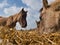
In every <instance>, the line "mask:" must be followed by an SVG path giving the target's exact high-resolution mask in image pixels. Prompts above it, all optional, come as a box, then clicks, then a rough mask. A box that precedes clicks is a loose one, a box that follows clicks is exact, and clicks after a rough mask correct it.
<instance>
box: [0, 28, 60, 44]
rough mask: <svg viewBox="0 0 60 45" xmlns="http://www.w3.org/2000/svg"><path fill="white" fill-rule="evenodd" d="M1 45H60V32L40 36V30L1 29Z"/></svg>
mask: <svg viewBox="0 0 60 45" xmlns="http://www.w3.org/2000/svg"><path fill="white" fill-rule="evenodd" d="M0 45H60V32H56V33H51V34H42V35H40V34H39V33H38V30H33V29H32V30H16V29H12V28H8V27H0Z"/></svg>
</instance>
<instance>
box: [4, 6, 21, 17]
mask: <svg viewBox="0 0 60 45" xmlns="http://www.w3.org/2000/svg"><path fill="white" fill-rule="evenodd" d="M21 8H22V7H16V6H15V5H14V6H11V7H9V8H4V13H5V15H8V16H9V15H13V14H16V13H18V12H19V11H20V10H21Z"/></svg>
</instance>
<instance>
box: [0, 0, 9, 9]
mask: <svg viewBox="0 0 60 45" xmlns="http://www.w3.org/2000/svg"><path fill="white" fill-rule="evenodd" d="M7 5H8V3H7V0H4V1H2V2H1V3H0V8H4V7H5V6H7Z"/></svg>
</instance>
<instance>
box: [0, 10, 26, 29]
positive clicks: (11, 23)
mask: <svg viewBox="0 0 60 45" xmlns="http://www.w3.org/2000/svg"><path fill="white" fill-rule="evenodd" d="M26 16H27V11H24V9H22V10H21V11H20V12H19V13H17V14H15V15H12V16H9V17H7V18H4V17H0V26H8V27H10V28H14V27H15V26H16V23H17V22H19V23H20V25H21V26H22V27H26V26H27V21H26Z"/></svg>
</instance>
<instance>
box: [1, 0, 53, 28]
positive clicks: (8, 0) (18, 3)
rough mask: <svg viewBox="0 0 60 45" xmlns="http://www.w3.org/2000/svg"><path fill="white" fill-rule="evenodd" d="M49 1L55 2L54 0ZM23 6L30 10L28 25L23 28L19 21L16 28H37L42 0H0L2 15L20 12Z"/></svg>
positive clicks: (6, 15)
mask: <svg viewBox="0 0 60 45" xmlns="http://www.w3.org/2000/svg"><path fill="white" fill-rule="evenodd" d="M48 1H49V2H53V1H52V0H48ZM23 7H24V9H25V10H28V15H27V23H28V25H27V27H26V28H21V26H20V25H19V23H17V25H16V29H33V28H36V27H37V25H36V21H39V16H40V13H39V10H40V8H41V7H42V0H0V16H4V17H8V16H11V15H13V14H15V13H18V12H19V11H20V10H21V9H22V8H23ZM18 25H19V26H18Z"/></svg>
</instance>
